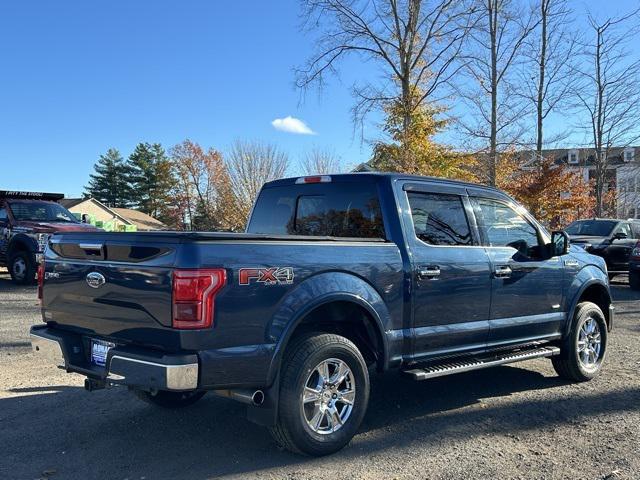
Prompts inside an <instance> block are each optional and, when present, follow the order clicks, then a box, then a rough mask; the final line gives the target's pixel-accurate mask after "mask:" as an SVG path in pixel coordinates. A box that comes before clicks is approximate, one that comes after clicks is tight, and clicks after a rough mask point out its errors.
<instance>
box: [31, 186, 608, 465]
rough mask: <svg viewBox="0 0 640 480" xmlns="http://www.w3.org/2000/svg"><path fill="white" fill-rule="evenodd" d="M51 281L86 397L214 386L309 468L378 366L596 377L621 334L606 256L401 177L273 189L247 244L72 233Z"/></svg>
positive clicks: (255, 216)
mask: <svg viewBox="0 0 640 480" xmlns="http://www.w3.org/2000/svg"><path fill="white" fill-rule="evenodd" d="M40 270H41V271H40V272H39V279H40V289H39V292H40V297H41V302H42V319H43V321H44V322H45V323H44V324H42V325H37V326H34V327H32V329H31V338H32V345H33V349H34V350H35V351H36V352H37V353H38V354H41V355H42V356H43V358H47V359H48V360H50V361H52V362H54V363H55V364H56V365H58V366H59V367H60V368H62V369H64V370H66V371H67V372H75V373H79V374H82V375H84V376H86V377H87V378H86V380H85V386H86V388H87V389H88V390H94V389H99V388H103V387H105V386H114V385H125V386H128V387H129V388H130V389H131V390H132V391H133V392H134V393H136V394H137V395H138V396H139V397H140V398H141V399H143V400H145V401H147V402H149V403H152V404H156V405H160V406H163V407H181V406H185V405H189V404H192V403H193V402H196V401H197V400H199V399H200V398H201V397H202V396H203V395H204V394H205V392H213V393H215V394H217V395H222V396H226V397H229V398H232V399H235V400H238V401H240V402H244V403H246V404H247V405H248V412H247V413H248V417H249V419H251V420H253V421H254V422H256V423H258V424H262V425H265V426H268V427H269V428H270V429H271V431H272V432H273V435H274V437H275V439H276V440H277V441H278V442H279V443H280V444H281V445H283V446H284V447H286V448H288V449H290V450H292V451H295V452H300V453H304V454H309V455H324V454H329V453H332V452H335V451H337V450H339V449H340V448H342V447H343V446H344V445H346V444H347V443H348V442H349V440H350V439H351V438H352V437H353V435H354V434H355V433H356V431H357V430H358V427H359V425H360V422H361V421H362V419H363V417H364V415H365V412H366V409H367V404H368V401H369V376H370V374H372V373H374V372H375V371H376V370H377V371H379V372H385V371H388V370H397V371H401V372H403V374H404V375H408V376H409V377H410V378H413V379H415V380H426V379H430V378H433V377H438V376H443V375H448V374H454V373H458V372H465V371H470V370H474V369H480V368H486V367H491V366H495V365H502V364H507V363H512V362H517V361H521V360H527V359H532V358H539V357H549V358H550V359H551V361H552V362H553V366H554V368H555V370H556V371H557V372H558V374H559V375H561V376H563V377H565V378H568V379H571V380H574V381H586V380H590V379H591V378H593V377H594V376H596V375H597V374H598V373H599V372H600V370H601V368H602V363H603V361H604V359H605V354H606V351H607V334H608V332H609V331H610V330H611V328H612V326H613V323H614V308H613V305H612V302H611V296H610V292H609V283H608V277H607V269H606V266H605V263H604V260H603V259H602V258H601V257H597V256H594V255H590V254H588V253H586V252H585V251H584V250H583V249H581V248H578V247H570V245H569V240H568V237H567V235H566V234H565V233H564V232H553V233H551V234H550V233H548V232H547V230H546V229H545V228H543V227H542V226H541V225H540V224H539V223H538V222H537V221H536V220H535V219H534V218H532V217H531V215H530V214H529V213H527V211H526V210H525V209H524V208H522V207H521V206H519V205H518V204H517V203H516V202H515V201H514V200H513V199H511V198H510V197H508V196H507V195H506V194H504V193H502V192H500V191H498V190H495V189H493V188H487V187H483V186H478V185H474V184H470V183H462V182H456V181H448V180H442V179H435V178H425V177H413V176H406V175H400V174H375V173H360V174H344V175H331V176H313V177H302V178H293V179H284V180H277V181H273V182H270V183H267V184H266V185H264V187H263V188H262V190H261V192H260V194H259V197H258V199H257V201H256V203H255V206H254V208H253V212H252V214H251V217H250V221H249V222H248V226H247V229H246V233H242V234H234V233H200V232H156V233H154V232H150V233H106V232H105V233H103V232H99V233H84V234H80V233H61V234H57V235H54V236H53V237H52V238H51V239H49V244H48V248H47V249H46V252H45V262H44V263H43V265H42V266H41V269H40Z"/></svg>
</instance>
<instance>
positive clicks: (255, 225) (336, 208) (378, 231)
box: [247, 183, 384, 238]
mask: <svg viewBox="0 0 640 480" xmlns="http://www.w3.org/2000/svg"><path fill="white" fill-rule="evenodd" d="M247 232H248V233H262V234H268V235H310V236H331V237H352V238H384V226H383V223H382V212H381V211H380V203H379V201H378V191H377V188H376V185H375V184H373V183H371V184H355V183H331V184H313V185H286V186H280V187H271V188H266V189H264V190H263V191H262V193H260V197H259V198H258V201H257V202H256V206H255V208H254V211H253V215H252V216H251V221H250V223H249V226H248V228H247Z"/></svg>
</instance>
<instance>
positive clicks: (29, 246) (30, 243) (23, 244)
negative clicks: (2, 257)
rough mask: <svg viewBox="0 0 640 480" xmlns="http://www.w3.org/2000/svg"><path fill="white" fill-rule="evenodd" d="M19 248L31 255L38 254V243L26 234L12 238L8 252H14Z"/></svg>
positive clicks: (18, 234) (19, 234)
mask: <svg viewBox="0 0 640 480" xmlns="http://www.w3.org/2000/svg"><path fill="white" fill-rule="evenodd" d="M18 248H23V249H25V250H27V251H28V252H29V253H38V242H36V240H35V239H34V238H32V237H30V236H29V235H27V234H25V233H17V234H15V235H13V236H12V237H11V241H10V242H9V247H8V248H7V252H9V253H10V252H12V251H14V250H16V249H18Z"/></svg>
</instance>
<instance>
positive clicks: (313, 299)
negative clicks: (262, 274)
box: [267, 272, 391, 385]
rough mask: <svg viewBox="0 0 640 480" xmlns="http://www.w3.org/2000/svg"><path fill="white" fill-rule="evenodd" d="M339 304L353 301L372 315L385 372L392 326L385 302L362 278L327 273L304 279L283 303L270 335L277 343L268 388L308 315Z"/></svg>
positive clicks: (268, 334) (272, 323)
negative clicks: (388, 331)
mask: <svg viewBox="0 0 640 480" xmlns="http://www.w3.org/2000/svg"><path fill="white" fill-rule="evenodd" d="M336 301H346V302H352V303H354V304H356V305H359V306H361V307H363V308H364V309H365V310H366V311H367V312H368V313H369V314H370V316H371V318H372V319H373V320H374V323H375V327H376V328H377V330H378V334H379V336H380V338H381V339H382V348H383V358H382V367H383V369H385V370H386V368H387V366H388V361H389V352H388V339H387V336H386V334H385V332H386V331H387V330H389V325H391V315H390V314H389V310H388V309H387V306H386V304H385V303H384V300H383V299H382V297H381V296H380V295H379V294H378V292H377V291H376V290H375V289H374V288H373V287H372V286H371V285H370V284H369V283H367V282H366V281H364V280H363V279H362V278H360V277H356V276H355V275H351V274H348V273H344V272H327V273H322V274H319V275H316V276H313V277H311V278H309V279H307V280H305V281H304V282H302V283H301V284H300V285H298V286H297V287H296V288H295V289H293V290H292V291H291V292H289V293H288V294H287V295H286V296H285V297H284V298H283V299H282V300H281V302H280V306H279V308H278V309H277V311H276V313H275V314H274V316H273V318H272V321H271V323H270V326H269V330H268V332H267V336H268V341H269V342H270V343H271V342H273V343H275V344H276V348H275V352H274V356H273V359H272V361H271V365H270V367H269V373H268V378H267V380H268V384H269V385H271V383H272V382H273V380H274V379H275V377H276V375H277V373H278V372H279V370H280V363H281V361H282V355H283V353H284V350H285V349H286V346H287V344H288V343H289V340H290V339H291V337H292V335H293V333H294V331H295V330H296V328H297V327H298V326H299V325H300V323H301V322H302V321H303V320H304V318H305V316H306V315H307V314H309V313H310V312H311V311H313V310H314V309H316V308H318V307H320V306H321V305H324V304H327V303H331V302H336Z"/></svg>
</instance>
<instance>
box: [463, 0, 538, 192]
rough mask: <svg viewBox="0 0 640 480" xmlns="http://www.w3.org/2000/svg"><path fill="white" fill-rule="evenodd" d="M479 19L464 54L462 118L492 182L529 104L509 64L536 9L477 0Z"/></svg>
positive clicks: (533, 25) (519, 56)
mask: <svg viewBox="0 0 640 480" xmlns="http://www.w3.org/2000/svg"><path fill="white" fill-rule="evenodd" d="M476 5H477V8H476V11H477V15H478V21H477V22H476V23H475V28H474V29H473V30H472V32H471V39H472V42H470V48H469V51H468V52H467V53H466V58H467V59H468V62H467V63H466V73H467V74H468V77H469V79H470V80H471V81H470V82H469V83H470V85H471V87H470V88H468V87H462V88H461V90H460V93H461V94H462V96H463V98H464V99H465V100H466V102H467V103H468V106H469V109H470V112H471V114H470V118H467V119H463V120H462V121H461V122H460V125H461V129H462V132H463V134H464V135H465V137H467V138H468V139H470V140H471V141H475V142H476V143H477V144H478V146H479V147H480V148H479V150H480V152H482V155H481V158H483V159H486V163H487V165H486V181H487V183H489V184H490V185H495V184H496V167H497V165H498V161H499V155H500V153H501V152H502V151H503V150H504V149H506V148H508V147H512V146H515V145H517V144H518V142H519V141H520V139H521V137H522V135H523V134H524V132H525V127H524V126H523V119H524V117H525V116H526V115H527V113H528V112H529V109H530V105H529V104H527V103H526V102H522V97H521V95H520V94H519V91H518V88H517V87H518V85H517V82H516V81H515V78H516V75H515V72H513V71H512V70H513V67H514V66H515V65H517V64H518V63H519V62H521V61H523V55H522V53H523V52H522V50H523V47H524V44H525V41H526V40H527V39H528V38H529V35H531V33H532V32H533V30H534V29H535V28H536V26H537V25H538V21H537V19H536V16H535V15H534V13H533V12H532V11H530V10H528V9H526V8H523V7H521V6H520V5H519V4H517V3H515V2H513V1H512V0H477V3H476Z"/></svg>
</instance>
